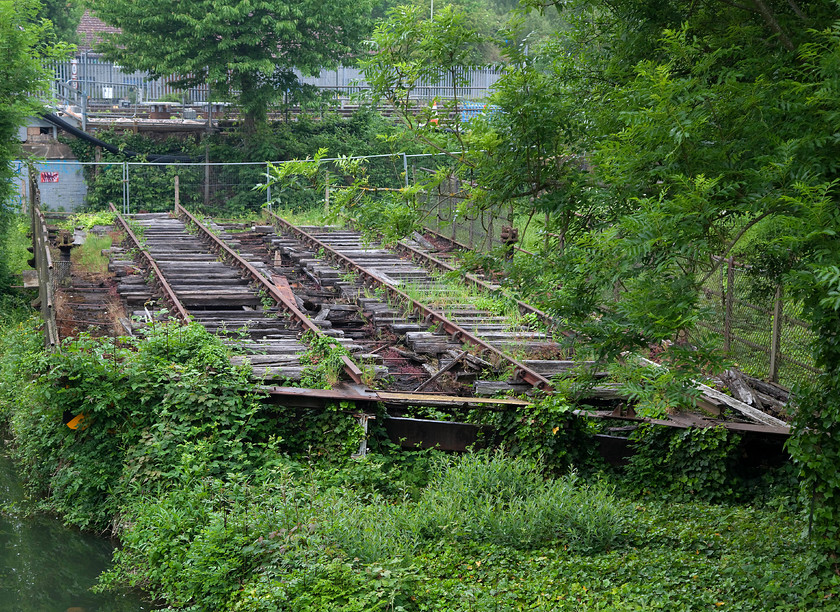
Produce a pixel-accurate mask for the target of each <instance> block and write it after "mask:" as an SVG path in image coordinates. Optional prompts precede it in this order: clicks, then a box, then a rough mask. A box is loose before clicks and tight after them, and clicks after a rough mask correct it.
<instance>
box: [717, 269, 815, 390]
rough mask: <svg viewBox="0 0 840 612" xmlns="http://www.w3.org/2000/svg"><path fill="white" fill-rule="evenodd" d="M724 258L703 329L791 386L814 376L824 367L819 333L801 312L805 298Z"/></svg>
mask: <svg viewBox="0 0 840 612" xmlns="http://www.w3.org/2000/svg"><path fill="white" fill-rule="evenodd" d="M718 263H719V264H720V265H719V267H718V268H717V270H716V271H715V273H714V274H713V275H712V277H710V278H709V279H708V281H707V282H706V284H705V286H704V287H703V299H702V306H704V307H705V308H706V309H707V311H708V312H709V316H708V318H707V319H706V320H705V321H703V322H702V323H701V324H700V325H701V327H702V329H704V330H705V331H706V333H709V334H711V335H712V338H713V339H714V340H716V341H717V342H719V343H720V345H721V346H722V347H723V349H724V350H725V351H727V352H728V353H729V354H730V355H731V356H732V357H733V358H734V359H735V361H736V363H737V364H738V367H739V368H740V369H741V370H742V371H744V372H746V373H747V374H750V375H752V376H755V377H756V378H762V379H765V380H770V381H772V382H778V383H780V384H782V385H784V386H786V387H792V386H794V385H796V384H797V383H804V382H807V381H809V380H812V379H813V378H814V377H815V376H816V375H817V374H818V373H819V370H818V369H817V368H816V367H814V361H813V357H812V356H811V345H812V343H813V342H814V340H815V335H814V333H813V332H811V331H810V329H809V326H808V324H807V323H806V322H804V321H802V320H801V319H800V318H799V317H801V313H802V304H801V302H798V301H796V300H794V299H791V298H788V297H786V296H785V295H784V290H783V287H782V286H781V285H776V286H770V285H768V282H767V279H766V277H764V276H761V275H757V274H752V273H751V272H752V270H751V269H750V268H749V267H748V266H744V265H739V264H738V263H737V262H735V261H734V260H733V259H731V258H730V259H726V260H723V261H719V262H718Z"/></svg>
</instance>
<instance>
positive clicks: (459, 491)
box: [0, 309, 840, 612]
mask: <svg viewBox="0 0 840 612" xmlns="http://www.w3.org/2000/svg"><path fill="white" fill-rule="evenodd" d="M15 312H16V313H17V314H15V315H14V316H10V317H6V318H4V319H3V321H2V327H0V355H2V359H0V408H2V411H3V415H4V417H5V418H6V419H8V422H9V423H10V425H11V428H12V432H13V434H14V439H15V441H16V445H15V449H14V453H15V455H16V457H17V459H18V461H19V462H20V465H21V468H22V470H23V471H24V473H25V474H26V475H27V476H28V479H29V490H30V494H31V495H32V498H33V500H34V501H36V502H37V507H39V508H41V509H44V510H50V511H54V512H58V513H60V514H61V515H62V516H63V517H65V519H66V520H67V521H69V522H70V523H73V524H77V525H80V526H85V527H87V528H96V529H105V528H110V529H111V530H113V532H114V533H115V534H117V535H119V537H120V539H121V540H122V542H123V546H122V548H121V550H120V552H119V553H118V554H117V558H116V565H115V567H114V568H113V569H112V570H111V571H109V572H108V573H107V574H106V575H105V576H103V578H102V581H101V587H100V588H102V589H122V588H126V587H134V588H142V589H143V590H145V591H146V592H148V593H149V594H151V595H152V596H154V597H156V598H158V599H159V600H160V601H161V602H165V603H167V604H168V605H170V606H172V607H173V609H218V610H243V611H244V610H249V611H250V610H313V611H314V610H323V609H331V610H347V611H349V610H397V609H402V610H405V611H425V610H439V611H453V612H454V611H456V610H463V609H465V608H467V609H470V608H471V609H474V610H488V611H489V610H497V609H500V608H501V609H544V610H558V609H559V610H563V609H568V610H578V609H580V608H581V606H588V607H592V608H594V609H599V608H600V609H634V608H636V609H649V608H652V607H653V608H657V607H658V608H659V609H669V610H670V609H681V610H705V609H709V608H710V607H711V606H720V605H727V606H730V607H736V608H737V609H740V610H768V609H778V610H806V609H820V608H822V609H829V608H826V607H824V606H826V605H828V606H830V605H831V604H832V603H833V597H834V596H835V595H834V593H836V590H837V587H838V586H840V585H838V583H837V579H836V577H834V576H833V574H831V573H830V572H826V571H825V570H824V569H820V568H819V565H818V561H819V557H818V556H815V555H814V554H813V551H812V549H811V548H810V546H809V543H808V539H807V538H806V536H805V533H804V526H805V522H806V521H805V519H804V518H802V515H801V510H800V507H799V506H797V505H796V501H795V495H794V494H793V489H792V488H791V484H789V483H787V484H786V481H785V480H784V478H786V477H787V476H786V474H787V473H786V472H785V471H784V470H782V471H781V472H780V476H781V479H780V478H775V479H773V478H770V476H772V474H770V475H768V474H767V472H766V470H763V471H762V472H761V473H763V474H764V475H765V478H764V479H763V480H762V479H757V478H756V477H755V475H749V474H747V475H745V476H744V477H742V478H740V479H739V478H738V477H737V476H736V473H735V472H733V469H736V470H737V467H733V466H737V465H738V463H739V461H738V460H737V459H738V458H739V456H740V451H739V450H738V448H737V446H736V442H737V439H735V438H732V437H730V436H727V435H726V434H725V433H723V432H718V431H715V430H712V431H709V432H697V433H691V432H685V433H680V432H677V433H675V432H672V431H667V432H661V431H659V430H658V429H652V430H651V431H650V432H647V431H644V430H640V435H639V441H638V444H639V445H640V453H639V454H638V455H637V458H636V459H634V460H633V462H632V463H631V466H630V467H629V468H628V471H627V473H626V475H621V474H619V473H616V472H612V471H611V470H607V469H606V468H603V467H598V466H599V465H601V464H600V463H599V462H598V461H597V459H596V456H597V453H596V452H595V446H594V444H593V443H592V439H591V434H592V433H593V432H595V431H597V427H596V425H595V423H591V422H588V421H586V420H585V419H580V418H578V417H575V416H574V415H573V414H572V407H571V405H570V404H569V403H567V402H564V401H563V400H562V399H561V397H560V396H550V397H547V398H545V399H543V400H541V401H538V402H536V403H535V404H534V405H533V406H532V407H529V408H528V409H527V410H524V411H521V412H514V411H509V412H502V413H493V414H492V415H489V416H487V415H485V417H484V418H483V419H482V418H480V417H479V416H478V415H476V416H475V418H477V419H480V420H483V422H487V423H492V424H494V425H495V426H496V428H497V432H498V434H497V435H498V440H497V442H499V443H501V444H504V445H505V447H506V451H505V452H502V451H496V452H483V453H473V454H467V455H464V456H461V457H452V456H444V455H442V454H439V453H434V452H431V453H430V452H414V453H406V452H399V451H396V452H395V451H394V450H393V449H392V447H391V445H390V443H388V442H387V441H386V440H384V439H383V438H382V437H381V434H380V433H379V431H378V430H377V429H375V428H374V430H372V432H371V434H370V437H369V440H368V443H369V446H370V447H371V453H370V454H368V455H367V456H366V457H365V458H364V459H351V458H350V455H351V453H353V452H355V451H356V449H358V445H359V442H360V441H361V439H362V437H363V432H362V431H361V428H360V426H359V425H358V423H357V421H356V419H355V418H353V417H352V413H353V412H354V408H353V406H350V405H336V406H334V407H333V408H332V409H330V410H326V411H321V412H317V413H316V412H314V411H297V412H293V411H290V410H289V409H287V408H283V407H278V408H276V409H275V408H270V407H268V406H263V405H261V404H260V403H259V402H258V399H259V393H258V392H257V391H256V390H255V389H254V388H253V387H252V386H251V384H250V383H247V382H246V374H247V371H246V370H243V369H242V368H235V367H231V366H230V364H229V361H228V355H227V350H226V349H225V348H224V346H223V345H222V344H221V343H220V341H219V340H218V339H216V338H215V337H213V336H210V335H209V334H207V332H206V331H204V330H203V329H202V328H201V327H200V326H198V325H195V324H193V325H189V326H180V325H176V324H175V323H165V324H161V323H156V324H155V325H154V326H153V327H149V329H148V330H147V332H146V333H145V334H144V335H143V337H141V338H139V339H136V340H132V339H122V340H120V341H119V342H116V343H115V341H114V340H113V339H107V338H106V339H94V338H88V337H86V336H82V337H80V338H79V339H77V340H75V341H69V342H66V343H65V344H64V345H63V346H62V347H61V351H60V352H58V353H55V354H52V355H48V354H45V353H44V352H43V348H42V346H43V345H42V342H43V341H42V338H41V334H40V332H39V330H38V329H37V321H35V320H32V319H29V318H28V315H27V313H26V311H25V310H23V309H21V310H18V311H15ZM325 350H328V352H333V351H332V349H331V347H327V349H325ZM80 412H81V413H83V414H85V419H84V421H83V425H82V427H81V428H80V429H78V430H75V431H74V430H71V429H68V428H67V427H65V426H64V425H63V421H65V420H67V417H68V416H74V415H75V414H78V413H80ZM488 419H489V420H488ZM570 465H577V466H579V467H581V468H585V470H583V471H580V472H574V471H571V472H570V471H569V466H570ZM710 466H716V467H717V469H710ZM738 483H740V484H738ZM774 483H775V484H774ZM700 499H707V500H714V501H716V502H718V505H713V504H711V503H708V502H703V501H698V500H700ZM759 501H760V502H761V503H760V505H758V502H759ZM748 503H752V504H754V505H753V506H750V505H746V504H748Z"/></svg>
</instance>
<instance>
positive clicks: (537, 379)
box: [268, 211, 553, 391]
mask: <svg viewBox="0 0 840 612" xmlns="http://www.w3.org/2000/svg"><path fill="white" fill-rule="evenodd" d="M268 214H269V215H270V216H271V217H272V218H273V219H274V220H275V221H276V222H277V223H278V224H279V225H280V226H282V227H284V228H285V229H287V230H289V231H290V232H292V233H294V234H296V235H297V236H298V238H300V239H301V240H303V241H304V242H307V243H308V244H310V245H311V246H313V247H315V248H316V249H323V251H324V253H325V254H326V255H327V256H329V257H330V258H331V259H332V260H334V261H336V262H337V263H339V264H340V265H342V266H344V267H345V268H347V269H350V270H353V271H354V272H357V273H358V274H359V275H360V276H362V277H364V278H365V280H366V282H368V283H373V284H375V285H378V286H380V287H382V288H383V289H385V290H386V291H388V292H389V293H390V294H391V295H393V296H395V297H397V298H398V299H400V300H402V301H403V302H405V303H406V304H408V305H409V306H410V308H411V309H412V310H413V311H414V312H415V313H417V314H418V315H419V316H420V317H421V318H423V319H425V320H426V322H427V323H432V322H434V323H437V324H438V325H439V326H440V327H441V329H443V330H444V331H445V332H446V333H447V334H449V335H450V336H452V338H453V339H454V340H460V341H461V342H466V343H468V344H471V345H473V346H475V347H477V348H479V349H481V350H482V351H484V352H486V353H490V354H492V355H493V356H495V357H496V358H497V359H498V360H499V361H501V362H506V363H509V364H512V365H513V366H514V376H515V377H516V378H518V379H520V380H522V381H524V382H526V383H528V384H529V385H531V386H532V387H535V388H537V389H542V390H544V391H549V390H551V389H553V387H552V385H551V381H550V380H548V379H547V378H545V377H544V376H542V375H541V374H538V373H537V372H534V371H533V370H531V369H530V368H528V367H527V366H526V365H525V364H523V363H520V362H519V361H517V360H516V359H513V358H512V357H510V356H508V355H506V354H505V353H503V352H502V351H500V350H499V349H497V348H496V347H494V346H492V345H490V344H488V343H487V342H485V341H484V340H482V339H481V338H478V337H477V336H475V335H473V334H471V333H470V332H469V331H467V330H466V329H464V328H463V327H461V326H460V325H458V324H457V323H455V322H453V321H450V320H449V319H447V318H446V317H445V316H443V315H442V314H441V313H439V312H436V311H434V310H432V309H431V308H429V307H428V306H426V305H425V304H422V303H420V302H418V301H417V300H415V299H412V298H411V297H410V296H409V295H407V294H406V293H404V292H403V291H400V290H399V289H397V288H396V287H395V286H394V285H392V284H390V283H387V282H385V281H384V280H382V278H381V277H380V275H378V274H375V273H373V272H371V271H370V270H368V269H366V268H364V267H363V266H360V265H359V264H357V263H356V262H355V261H353V260H352V259H350V258H349V257H347V256H346V255H343V254H342V253H339V252H338V251H336V250H335V249H333V248H332V247H331V246H329V245H328V244H326V243H324V242H321V241H320V240H318V239H317V238H315V237H314V236H312V235H311V234H309V233H307V232H305V231H304V230H302V229H300V228H299V227H296V226H294V225H292V224H291V223H289V222H288V221H286V220H285V219H281V218H280V217H278V216H277V215H275V214H274V213H273V212H271V211H269V213H268Z"/></svg>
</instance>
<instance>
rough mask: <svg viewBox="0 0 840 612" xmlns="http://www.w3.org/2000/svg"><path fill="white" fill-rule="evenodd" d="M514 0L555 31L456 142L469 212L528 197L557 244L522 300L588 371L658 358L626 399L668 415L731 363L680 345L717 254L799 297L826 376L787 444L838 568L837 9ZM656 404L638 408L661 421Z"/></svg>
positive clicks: (714, 351) (695, 344) (820, 537)
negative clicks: (547, 13)
mask: <svg viewBox="0 0 840 612" xmlns="http://www.w3.org/2000/svg"><path fill="white" fill-rule="evenodd" d="M526 2H527V3H528V4H530V5H531V6H532V7H533V8H534V9H535V10H539V11H543V10H547V9H551V8H556V9H557V11H558V12H559V14H560V15H561V17H562V19H563V20H564V24H563V27H562V28H561V29H560V30H558V33H557V36H556V37H555V39H554V40H550V41H548V42H546V43H545V44H543V45H542V46H541V47H539V48H534V49H532V55H534V56H535V57H529V58H519V59H517V58H515V57H512V58H511V60H512V61H511V62H510V63H509V65H508V66H507V68H506V71H505V74H504V75H503V77H502V80H501V81H500V82H499V83H498V84H497V93H496V95H495V96H493V98H492V99H491V101H492V102H493V103H495V104H496V105H498V106H499V107H500V109H501V112H499V113H496V114H495V116H494V117H493V118H492V119H490V120H488V121H487V122H486V124H485V125H484V126H480V127H473V128H472V129H471V130H468V131H465V132H464V134H463V141H464V142H465V143H466V144H467V145H468V146H467V147H466V148H465V149H462V150H464V151H465V153H464V154H463V155H462V161H463V165H464V167H468V168H469V170H470V173H471V176H472V178H473V183H474V184H475V185H476V186H477V188H478V189H479V190H481V191H483V192H484V193H483V194H482V197H483V198H484V199H485V200H489V201H492V200H503V199H505V198H512V199H514V200H515V201H518V202H519V204H520V210H523V211H527V207H528V206H529V205H533V206H534V207H535V209H537V210H538V211H540V212H545V213H547V214H548V218H547V221H546V227H547V229H553V230H554V231H553V232H552V233H553V234H558V235H560V236H561V238H559V239H557V238H556V237H554V236H552V239H551V240H547V242H546V245H547V246H548V248H546V249H544V251H543V252H542V253H540V254H539V259H538V260H537V261H536V262H534V263H533V264H532V265H530V266H529V267H528V266H526V267H525V269H526V270H527V272H528V274H523V275H521V276H520V280H521V282H520V286H519V288H520V290H521V291H522V292H523V293H524V294H526V295H528V296H530V298H531V299H532V300H535V301H538V302H540V303H541V304H542V305H543V306H544V307H545V308H547V309H550V310H551V311H553V312H554V313H556V314H557V315H558V316H560V317H563V319H564V320H566V321H567V322H568V324H569V326H570V327H571V328H572V329H574V330H575V331H576V332H577V333H578V336H577V340H578V341H585V343H586V344H587V345H588V347H589V350H591V351H592V352H593V353H594V355H595V356H596V357H597V358H598V360H599V361H601V362H620V361H622V360H623V359H624V356H625V355H626V354H627V353H628V352H631V353H632V352H642V353H645V352H647V351H650V350H651V349H655V350H656V352H657V353H658V359H659V360H660V361H661V362H662V363H663V364H664V365H666V366H667V372H669V375H668V376H662V377H659V378H657V379H655V380H654V381H652V382H653V383H654V384H650V382H651V381H650V378H649V375H650V372H642V373H640V374H639V379H638V380H636V381H631V385H632V389H633V390H634V393H636V395H637V397H640V398H641V399H645V398H648V399H651V400H655V399H656V398H657V397H658V398H667V400H668V403H669V404H671V405H673V404H674V403H681V404H689V405H690V404H691V403H692V401H693V397H692V394H691V392H690V390H691V388H692V384H691V382H690V381H691V380H692V379H693V378H694V377H698V376H705V375H708V374H709V373H710V372H714V371H715V370H716V369H719V368H721V367H723V366H724V365H725V364H726V363H727V361H728V356H727V355H725V354H723V353H722V351H721V350H720V348H721V347H720V346H719V345H717V344H714V343H703V342H702V341H701V340H700V337H699V335H698V334H693V333H692V332H694V331H695V330H696V329H697V325H698V323H700V322H702V321H703V319H704V317H705V316H706V313H705V311H704V309H703V307H702V305H701V300H700V296H701V295H702V292H703V286H704V282H705V281H706V279H708V278H709V277H710V275H711V274H713V273H714V272H715V270H716V269H717V268H718V267H719V266H720V262H721V261H722V258H725V257H726V256H728V255H732V254H737V255H738V257H739V259H741V260H742V261H744V262H745V263H749V264H751V265H752V270H753V275H754V278H755V281H756V282H755V285H756V287H757V289H759V290H760V288H761V287H762V285H763V286H764V287H773V288H774V289H775V287H776V286H778V285H779V283H781V284H782V286H783V291H784V293H785V294H787V295H792V296H796V297H799V298H801V299H802V301H803V303H804V305H805V308H806V313H807V315H808V316H809V318H810V322H811V327H812V330H813V331H814V332H815V333H816V334H817V342H816V343H815V346H814V347H813V348H814V351H813V352H814V356H815V360H816V363H817V364H819V366H820V367H821V368H823V369H824V372H825V373H824V374H823V375H822V376H821V377H820V378H819V380H817V381H815V383H814V384H812V385H804V386H803V388H802V389H800V390H799V394H798V406H797V408H796V413H795V415H794V418H795V423H794V437H793V440H792V441H791V443H790V449H791V452H792V455H793V456H794V458H795V459H796V461H797V462H798V464H799V466H800V475H801V482H802V486H803V493H805V494H806V495H807V497H808V499H809V505H810V506H811V508H812V512H813V533H814V535H815V536H816V540H817V541H818V542H819V543H820V544H821V546H823V548H824V550H826V551H828V552H829V553H830V554H831V555H833V563H835V566H836V564H837V559H838V555H840V528H838V525H840V476H838V472H837V469H836V466H837V462H838V460H840V402H838V399H837V398H838V397H840V345H838V340H837V338H838V333H840V314H839V313H840V297H838V296H840V241H838V240H837V235H838V233H840V213H838V210H840V206H838V204H840V166H838V164H837V161H836V160H837V159H838V155H840V138H838V136H837V125H838V118H840V103H838V100H840V92H838V85H837V83H838V82H840V68H838V67H840V52H839V51H838V49H840V45H839V44H838V41H840V21H838V17H840V15H839V14H838V11H837V6H836V4H835V3H833V2H831V1H829V0H822V1H814V2H809V3H807V4H803V5H800V4H799V3H798V2H796V1H795V0H789V1H785V2H782V1H781V0H779V1H775V0H752V1H750V2H729V1H728V0H719V1H718V0H701V1H700V2H690V3H689V2H680V1H677V0H656V1H654V2H649V1H640V0H604V1H598V0H572V1H568V0H549V1H547V2H546V1H543V0H526ZM397 25H398V24H397ZM381 28H385V26H381ZM414 61H416V60H415V59H413V58H412V57H411V55H410V54H407V53H405V54H403V57H402V58H399V57H395V58H391V59H390V64H392V65H394V66H400V69H401V70H402V71H403V73H405V74H410V73H411V72H410V71H411V70H412V69H413V68H412V66H413V65H414ZM371 65H373V64H371ZM434 68H435V67H434V66H433V65H426V66H424V67H423V70H427V71H431V70H434ZM420 135H421V136H422V137H424V138H428V136H427V134H426V133H425V132H422V131H421V133H420ZM479 136H480V137H479ZM570 160H577V161H578V163H577V164H574V163H568V162H569V161H570ZM537 207H538V208H537ZM523 259H524V258H523ZM535 270H539V277H541V278H546V277H547V278H548V279H550V284H547V283H545V282H540V281H539V279H537V280H535V275H534V274H533V272H534V271H535ZM513 271H514V272H515V271H516V270H515V269H514V270H513ZM512 279H514V280H515V279H516V277H515V276H513V277H512ZM663 371H664V370H663ZM642 377H647V378H648V380H647V381H646V382H645V384H644V385H643V384H642ZM663 405H665V403H663V402H658V401H649V402H647V404H645V403H644V402H643V403H642V404H641V405H640V406H639V409H638V411H639V412H643V413H644V411H645V410H647V411H648V414H649V415H651V416H658V415H657V411H661V410H662V407H663Z"/></svg>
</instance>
